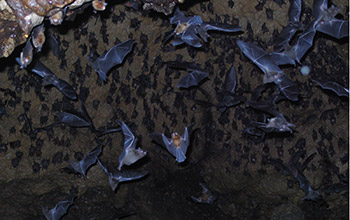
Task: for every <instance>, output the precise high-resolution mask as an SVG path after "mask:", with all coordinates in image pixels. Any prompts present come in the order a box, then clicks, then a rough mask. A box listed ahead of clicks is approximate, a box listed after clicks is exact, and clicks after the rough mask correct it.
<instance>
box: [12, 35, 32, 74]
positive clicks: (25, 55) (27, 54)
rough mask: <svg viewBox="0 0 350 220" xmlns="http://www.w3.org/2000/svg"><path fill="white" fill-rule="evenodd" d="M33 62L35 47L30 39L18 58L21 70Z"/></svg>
mask: <svg viewBox="0 0 350 220" xmlns="http://www.w3.org/2000/svg"><path fill="white" fill-rule="evenodd" d="M32 60H33V45H32V43H31V41H30V39H28V40H27V43H26V45H25V46H24V47H23V49H22V52H21V53H20V55H19V57H17V58H16V61H17V63H18V64H19V66H20V68H21V69H22V68H26V67H27V66H28V65H29V64H30V63H31V62H32Z"/></svg>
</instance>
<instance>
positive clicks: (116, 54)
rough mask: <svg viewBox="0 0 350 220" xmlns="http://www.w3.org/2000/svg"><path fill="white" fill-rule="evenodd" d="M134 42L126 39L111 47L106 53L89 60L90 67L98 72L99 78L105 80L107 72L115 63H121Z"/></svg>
mask: <svg viewBox="0 0 350 220" xmlns="http://www.w3.org/2000/svg"><path fill="white" fill-rule="evenodd" d="M134 44H135V41H134V40H128V41H125V42H122V43H120V44H118V45H116V46H114V47H112V48H111V49H110V50H109V51H108V52H107V53H105V54H103V55H101V56H100V57H98V58H96V59H95V60H93V61H92V62H91V65H92V67H93V68H94V69H95V71H96V72H98V74H99V77H100V78H101V80H103V81H105V80H106V74H107V72H108V71H109V70H110V69H111V68H112V67H114V66H115V65H117V64H121V63H122V62H123V60H124V58H125V56H126V55H128V54H129V53H130V52H131V50H132V48H133V46H134Z"/></svg>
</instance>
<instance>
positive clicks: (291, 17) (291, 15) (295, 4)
mask: <svg viewBox="0 0 350 220" xmlns="http://www.w3.org/2000/svg"><path fill="white" fill-rule="evenodd" d="M301 7H302V1H301V0H290V6H289V10H288V21H289V23H299V21H300V15H301Z"/></svg>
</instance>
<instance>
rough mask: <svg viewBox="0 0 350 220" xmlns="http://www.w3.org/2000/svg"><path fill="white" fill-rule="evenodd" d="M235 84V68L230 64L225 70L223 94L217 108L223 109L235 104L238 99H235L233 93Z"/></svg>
mask: <svg viewBox="0 0 350 220" xmlns="http://www.w3.org/2000/svg"><path fill="white" fill-rule="evenodd" d="M236 86H237V75H236V71H235V68H234V67H233V66H232V67H231V69H230V70H229V72H227V75H226V78H225V84H224V96H223V99H222V100H221V102H220V104H219V109H221V110H222V111H225V110H226V108H228V107H231V106H234V105H237V104H238V103H239V102H240V101H239V100H237V99H235V97H234V94H235V90H236Z"/></svg>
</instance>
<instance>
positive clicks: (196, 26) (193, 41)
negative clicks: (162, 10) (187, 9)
mask: <svg viewBox="0 0 350 220" xmlns="http://www.w3.org/2000/svg"><path fill="white" fill-rule="evenodd" d="M169 21H170V24H174V25H176V28H175V30H174V31H173V32H171V33H170V34H169V35H167V36H166V37H165V38H164V40H163V42H166V41H168V40H169V39H170V38H171V37H174V41H173V45H174V46H177V45H181V44H183V43H186V44H187V45H189V46H192V47H197V48H199V47H202V44H201V42H200V38H201V39H202V40H203V41H204V42H208V37H210V35H209V34H208V33H207V31H209V30H214V31H223V32H238V31H241V30H242V28H241V27H238V26H234V25H229V24H220V23H208V22H203V21H202V19H201V17H200V16H198V15H195V16H189V17H186V16H185V15H184V14H183V13H182V12H181V11H180V10H179V9H176V11H175V13H174V16H173V17H171V18H170V19H169ZM198 35H199V36H198Z"/></svg>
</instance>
